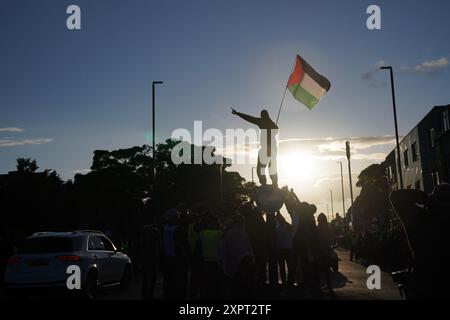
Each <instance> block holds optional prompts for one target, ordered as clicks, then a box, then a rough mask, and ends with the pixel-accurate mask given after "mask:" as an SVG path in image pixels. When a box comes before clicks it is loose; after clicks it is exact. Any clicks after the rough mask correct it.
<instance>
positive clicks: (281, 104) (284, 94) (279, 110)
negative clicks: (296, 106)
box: [276, 84, 288, 125]
mask: <svg viewBox="0 0 450 320" xmlns="http://www.w3.org/2000/svg"><path fill="white" fill-rule="evenodd" d="M287 88H288V86H287V84H286V88H284V93H283V98H281V103H280V108H279V109H278V115H277V122H276V124H277V125H278V119H279V118H280V112H281V108H282V107H283V102H284V97H285V96H286V91H287Z"/></svg>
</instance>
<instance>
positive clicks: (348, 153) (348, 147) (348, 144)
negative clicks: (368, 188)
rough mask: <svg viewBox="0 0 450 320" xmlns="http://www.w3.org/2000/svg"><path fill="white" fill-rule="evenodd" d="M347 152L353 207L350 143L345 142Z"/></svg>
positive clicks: (351, 194)
mask: <svg viewBox="0 0 450 320" xmlns="http://www.w3.org/2000/svg"><path fill="white" fill-rule="evenodd" d="M345 151H346V153H347V162H348V178H349V180H350V200H351V203H352V206H353V186H352V167H351V164H350V141H345Z"/></svg>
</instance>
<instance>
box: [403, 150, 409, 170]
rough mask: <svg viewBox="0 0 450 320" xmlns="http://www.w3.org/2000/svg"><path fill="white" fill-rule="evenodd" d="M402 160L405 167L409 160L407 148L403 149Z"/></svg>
mask: <svg viewBox="0 0 450 320" xmlns="http://www.w3.org/2000/svg"><path fill="white" fill-rule="evenodd" d="M403 161H404V163H405V168H407V167H408V166H409V161H408V149H406V150H405V151H403Z"/></svg>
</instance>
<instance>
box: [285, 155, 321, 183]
mask: <svg viewBox="0 0 450 320" xmlns="http://www.w3.org/2000/svg"><path fill="white" fill-rule="evenodd" d="M278 170H279V172H280V179H283V180H303V179H306V178H310V177H312V175H313V173H314V170H315V166H314V159H313V158H312V157H311V156H310V155H306V154H300V153H289V154H285V155H280V156H279V157H278Z"/></svg>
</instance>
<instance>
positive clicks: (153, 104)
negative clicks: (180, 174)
mask: <svg viewBox="0 0 450 320" xmlns="http://www.w3.org/2000/svg"><path fill="white" fill-rule="evenodd" d="M157 84H163V82H162V81H153V83H152V148H153V149H152V150H153V151H152V153H153V184H154V183H155V176H156V157H155V156H156V150H155V85H157Z"/></svg>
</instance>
